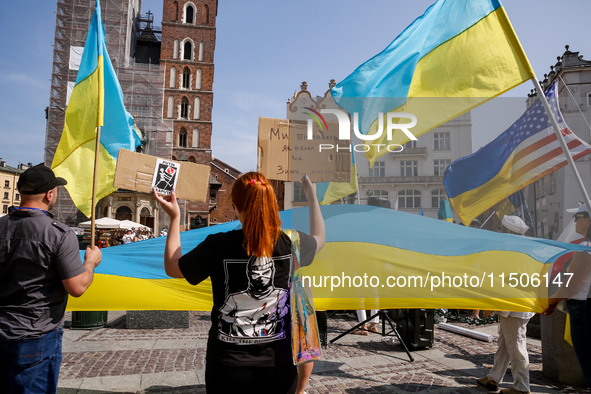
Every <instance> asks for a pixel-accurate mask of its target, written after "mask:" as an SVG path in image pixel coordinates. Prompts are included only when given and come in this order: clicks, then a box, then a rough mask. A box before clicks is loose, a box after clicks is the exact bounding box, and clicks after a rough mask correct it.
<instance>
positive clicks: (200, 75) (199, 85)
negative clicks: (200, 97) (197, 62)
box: [195, 69, 203, 89]
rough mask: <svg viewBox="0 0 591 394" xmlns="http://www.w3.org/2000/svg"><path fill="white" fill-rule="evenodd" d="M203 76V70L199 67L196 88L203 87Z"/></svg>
mask: <svg viewBox="0 0 591 394" xmlns="http://www.w3.org/2000/svg"><path fill="white" fill-rule="evenodd" d="M202 78H203V71H201V69H197V78H196V80H195V89H201V79H202Z"/></svg>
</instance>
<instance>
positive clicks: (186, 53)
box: [183, 41, 193, 60]
mask: <svg viewBox="0 0 591 394" xmlns="http://www.w3.org/2000/svg"><path fill="white" fill-rule="evenodd" d="M192 52H193V46H192V45H191V41H187V42H185V45H184V46H183V59H184V60H191V53H192Z"/></svg>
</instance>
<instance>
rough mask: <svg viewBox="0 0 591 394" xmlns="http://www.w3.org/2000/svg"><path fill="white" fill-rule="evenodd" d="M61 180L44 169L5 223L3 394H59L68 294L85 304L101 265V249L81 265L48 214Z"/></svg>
mask: <svg viewBox="0 0 591 394" xmlns="http://www.w3.org/2000/svg"><path fill="white" fill-rule="evenodd" d="M65 184H66V180H65V179H63V178H56V176H55V174H54V173H53V171H51V169H49V168H47V167H45V166H43V165H41V164H40V165H38V166H35V167H31V168H29V169H28V170H26V171H25V172H24V173H22V174H21V176H20V178H19V181H18V183H17V187H18V190H19V192H20V194H21V205H20V207H18V208H16V207H15V208H13V209H12V210H11V212H10V214H9V215H7V216H4V217H2V218H0V393H13V392H19V393H55V392H56V391H57V380H58V376H59V369H60V364H61V359H62V335H63V328H62V326H63V321H64V312H65V309H66V303H67V301H68V294H70V295H72V296H74V297H80V296H81V295H82V294H83V293H84V292H85V291H86V289H87V288H88V287H89V286H90V284H91V283H92V280H93V276H94V269H95V268H96V267H97V266H98V265H99V264H100V262H101V258H102V255H101V252H100V250H99V249H98V248H97V247H94V248H93V249H90V248H87V249H86V254H85V256H84V264H83V263H82V261H81V260H80V254H79V251H78V240H77V238H76V235H75V234H74V231H73V230H72V229H70V228H69V227H67V226H66V225H64V224H61V223H58V222H56V221H55V220H53V215H52V214H51V213H49V212H48V211H49V210H50V209H51V208H53V206H54V205H55V202H56V200H57V186H59V185H65Z"/></svg>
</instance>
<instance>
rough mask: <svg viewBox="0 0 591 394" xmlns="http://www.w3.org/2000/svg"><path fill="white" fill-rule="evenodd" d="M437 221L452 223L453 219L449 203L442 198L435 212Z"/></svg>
mask: <svg viewBox="0 0 591 394" xmlns="http://www.w3.org/2000/svg"><path fill="white" fill-rule="evenodd" d="M437 219H439V220H445V221H446V222H450V223H453V221H454V218H453V216H452V214H451V206H450V205H449V201H447V200H444V199H443V198H442V199H440V200H439V210H438V211H437Z"/></svg>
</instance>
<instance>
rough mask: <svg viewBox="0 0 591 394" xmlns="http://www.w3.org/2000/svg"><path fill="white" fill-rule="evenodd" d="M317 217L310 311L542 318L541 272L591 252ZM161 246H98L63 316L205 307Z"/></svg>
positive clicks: (302, 224)
mask: <svg viewBox="0 0 591 394" xmlns="http://www.w3.org/2000/svg"><path fill="white" fill-rule="evenodd" d="M321 210H322V215H323V217H324V219H325V223H326V244H325V246H324V248H323V249H322V251H321V252H320V253H319V254H318V255H316V257H315V259H314V262H313V264H312V265H310V266H308V267H303V268H302V269H301V270H302V271H301V275H302V280H303V281H304V283H305V284H306V285H307V284H309V285H310V286H311V288H312V293H313V295H314V305H315V306H316V308H317V309H318V310H327V309H330V310H334V309H349V310H354V309H364V308H369V309H391V308H443V307H449V308H461V309H490V310H505V311H533V312H542V311H543V310H544V309H545V307H547V289H546V279H545V277H544V275H547V274H548V273H549V272H548V271H549V269H550V266H551V263H553V262H554V261H555V260H556V259H557V258H558V257H559V256H561V255H563V254H565V253H568V252H572V251H591V248H590V247H586V246H580V245H575V244H568V243H563V242H556V241H551V240H547V239H541V238H530V237H521V236H517V235H510V234H500V233H494V232H492V231H482V230H479V229H473V228H470V227H464V226H459V225H456V224H452V223H447V222H445V221H441V220H433V219H431V218H428V217H424V216H419V215H413V214H410V213H405V212H400V211H395V210H393V209H386V208H379V207H374V206H368V205H357V204H337V205H328V206H323V207H321ZM280 215H281V221H282V223H283V226H284V228H285V229H297V230H300V231H303V232H307V233H309V228H310V224H309V213H308V209H307V208H298V209H292V210H289V211H282V212H281V213H280ZM238 228H240V223H239V222H230V223H224V224H219V225H216V226H213V227H206V228H202V229H197V230H192V231H186V232H183V233H181V242H182V247H183V252H184V253H187V252H189V251H190V250H192V249H193V248H194V247H196V246H197V245H198V244H199V243H201V242H202V241H203V240H204V239H205V238H206V237H207V236H208V235H209V234H213V233H221V232H226V231H231V230H235V229H238ZM165 243H166V237H160V238H155V239H150V240H146V241H140V242H136V243H132V244H129V245H120V246H114V247H111V248H106V249H103V250H102V252H103V260H102V263H101V265H99V266H98V267H97V269H96V270H95V275H94V283H93V284H92V286H90V288H89V289H88V290H87V291H86V293H85V294H84V295H83V296H82V297H80V298H73V297H71V298H70V299H69V301H68V309H69V310H89V311H91V310H99V311H100V310H211V307H212V296H211V283H210V282H209V281H206V282H203V283H201V284H199V285H197V286H192V285H190V284H189V283H187V282H186V280H184V279H172V278H169V277H168V276H167V275H166V273H165V272H164V245H165ZM81 253H83V252H81ZM515 278H517V281H518V282H519V285H518V286H515V283H516V282H515V280H516V279H515ZM245 283H247V281H246V280H245ZM245 290H246V289H245Z"/></svg>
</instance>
